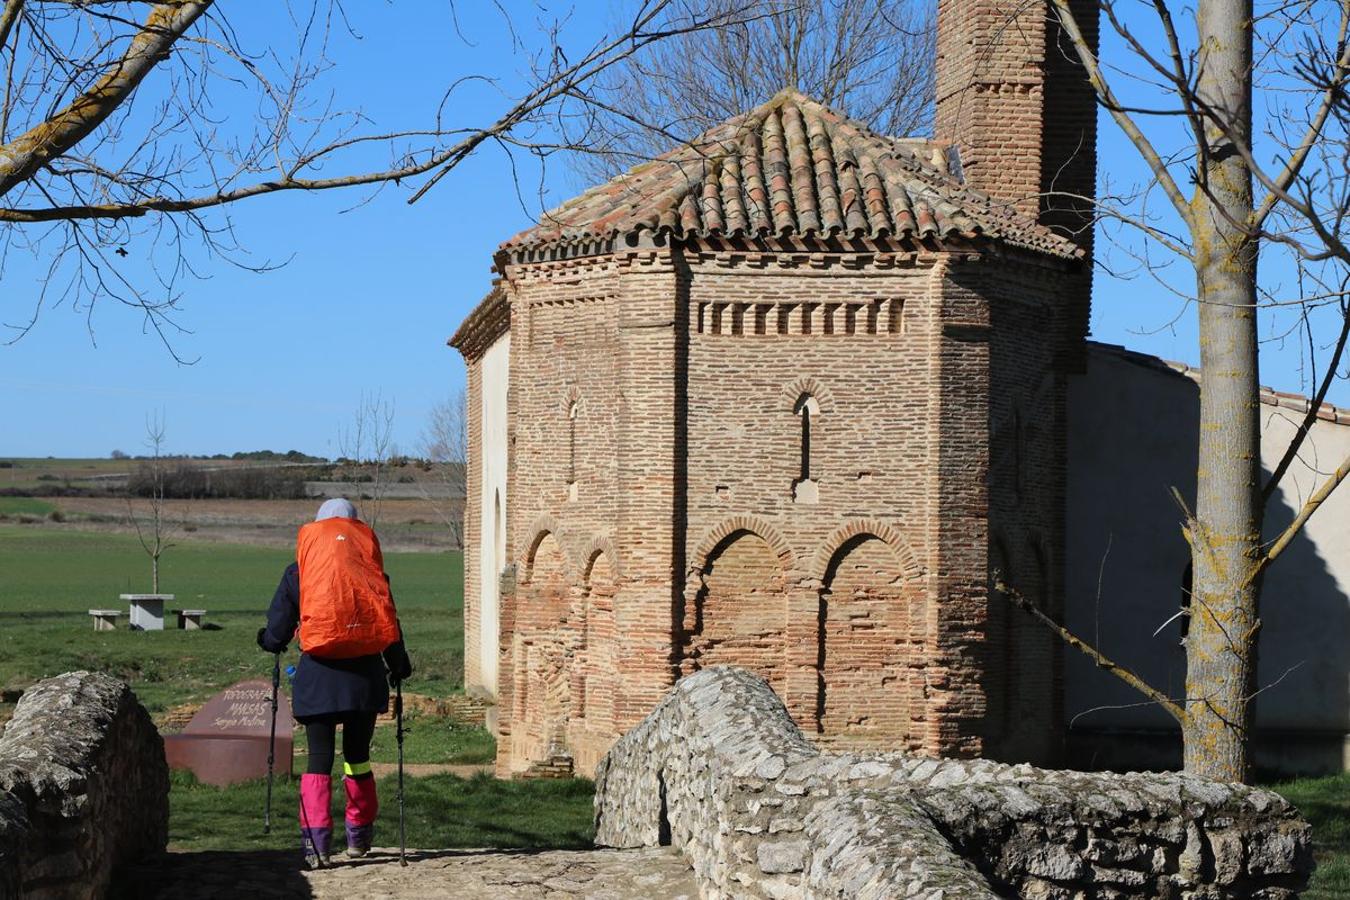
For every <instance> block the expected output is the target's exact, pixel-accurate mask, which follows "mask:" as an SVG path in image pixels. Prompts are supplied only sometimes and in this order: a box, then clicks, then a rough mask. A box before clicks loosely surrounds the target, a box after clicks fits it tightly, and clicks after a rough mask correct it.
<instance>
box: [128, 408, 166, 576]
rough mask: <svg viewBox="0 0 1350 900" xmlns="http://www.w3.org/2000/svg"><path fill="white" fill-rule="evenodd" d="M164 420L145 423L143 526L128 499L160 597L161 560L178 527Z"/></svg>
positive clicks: (156, 417) (158, 417)
mask: <svg viewBox="0 0 1350 900" xmlns="http://www.w3.org/2000/svg"><path fill="white" fill-rule="evenodd" d="M164 436H165V428H164V416H163V414H162V413H155V414H154V415H152V416H150V417H149V418H147V419H146V420H145V446H146V447H147V448H149V450H150V459H149V460H148V461H147V462H146V466H147V468H148V472H147V473H146V474H148V475H149V485H148V487H149V489H150V494H149V497H148V498H147V499H146V506H147V512H146V515H145V516H144V519H145V521H144V522H142V521H141V520H142V516H141V515H140V514H138V512H137V510H136V507H135V506H134V505H133V503H132V500H131V497H130V495H128V497H127V518H128V519H130V520H131V525H132V527H133V528H135V529H136V538H137V539H138V540H139V541H140V542H141V549H142V550H144V551H145V555H146V556H148V557H150V593H152V594H158V593H159V559H160V557H161V556H163V555H164V551H165V550H168V549H169V548H170V547H172V546H173V539H174V537H175V536H176V534H177V526H176V524H175V523H173V522H171V521H170V520H169V517H168V516H167V514H166V513H167V508H166V506H165V502H164V500H165V497H164V479H165V475H166V474H167V469H166V467H165V464H164Z"/></svg>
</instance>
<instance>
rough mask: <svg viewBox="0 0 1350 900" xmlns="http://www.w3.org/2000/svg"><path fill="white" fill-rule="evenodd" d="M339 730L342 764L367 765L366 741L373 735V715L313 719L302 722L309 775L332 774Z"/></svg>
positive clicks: (344, 714)
mask: <svg viewBox="0 0 1350 900" xmlns="http://www.w3.org/2000/svg"><path fill="white" fill-rule="evenodd" d="M338 725H341V726H342V760H343V762H345V763H346V764H347V765H349V766H354V765H357V764H358V763H365V762H370V739H371V738H372V737H374V735H375V713H373V712H349V713H335V714H333V715H329V716H317V717H315V718H313V719H307V720H306V721H305V740H306V741H307V742H308V743H309V765H308V766H307V767H306V768H305V771H306V772H308V773H309V774H310V775H331V774H333V755H334V754H333V751H334V744H335V743H336V741H337V727H338Z"/></svg>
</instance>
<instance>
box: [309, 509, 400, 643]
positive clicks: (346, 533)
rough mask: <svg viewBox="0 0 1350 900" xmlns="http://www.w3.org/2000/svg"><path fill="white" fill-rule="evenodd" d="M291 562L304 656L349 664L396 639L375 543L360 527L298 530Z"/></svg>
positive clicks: (331, 524) (339, 524)
mask: <svg viewBox="0 0 1350 900" xmlns="http://www.w3.org/2000/svg"><path fill="white" fill-rule="evenodd" d="M295 559H296V562H297V563H299V566H300V648H301V649H302V650H304V652H306V653H309V654H311V655H313V656H320V657H326V658H328V659H350V658H352V657H354V656H367V655H369V654H371V653H382V652H383V651H384V650H385V648H386V647H388V646H389V645H390V644H392V643H394V642H395V641H397V640H398V638H399V630H398V618H397V613H396V612H395V610H394V598H393V596H392V595H391V594H390V592H389V582H388V581H386V580H385V577H384V557H383V556H382V555H381V554H380V542H379V540H378V539H377V538H376V537H375V532H373V531H371V530H370V527H369V526H368V525H366V523H364V522H361V521H359V520H357V519H323V520H322V521H319V522H310V523H308V524H306V525H303V526H301V528H300V536H299V538H298V539H297V540H296V545H295Z"/></svg>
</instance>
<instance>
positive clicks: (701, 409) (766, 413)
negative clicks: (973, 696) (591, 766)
mask: <svg viewBox="0 0 1350 900" xmlns="http://www.w3.org/2000/svg"><path fill="white" fill-rule="evenodd" d="M690 269H691V288H690V303H689V328H690V342H689V357H688V359H689V362H688V453H687V462H686V467H685V475H686V478H687V499H686V503H687V536H686V543H685V546H686V559H687V566H688V572H689V578H688V584H687V585H686V588H685V592H684V597H683V601H684V606H683V609H682V610H681V611H680V612H681V613H682V615H681V616H680V620H681V621H680V629H679V637H678V644H679V646H677V648H676V649H677V659H676V664H677V666H678V667H679V671H680V672H681V673H682V674H689V673H691V672H693V671H697V670H698V669H700V668H702V667H705V666H707V665H713V664H718V663H734V664H737V665H743V666H746V667H748V668H751V669H752V670H754V671H756V672H758V673H760V674H761V675H763V676H764V677H766V678H768V680H769V681H770V683H771V684H773V685H774V688H775V690H777V691H778V692H779V693H780V695H781V696H783V697H784V699H785V701H786V702H787V705H788V708H789V709H790V710H791V712H792V714H793V717H794V719H795V720H796V721H797V722H798V724H799V725H800V726H801V727H802V728H803V729H804V730H806V731H807V733H809V734H811V735H812V736H814V737H815V738H817V739H819V740H823V741H825V742H827V743H834V744H846V745H857V746H865V745H873V744H879V743H880V744H885V745H888V746H896V745H899V746H905V747H908V748H910V749H915V750H927V751H929V752H939V751H940V750H941V749H943V748H941V747H940V746H939V745H938V744H937V743H936V741H935V737H936V733H935V731H934V730H933V729H931V728H929V727H928V725H927V724H926V714H925V710H926V702H925V692H926V690H927V685H926V681H925V671H926V668H927V666H928V665H929V664H930V662H931V660H930V655H931V645H932V641H933V638H934V634H933V626H934V623H935V617H934V616H933V615H932V610H931V606H932V604H931V603H930V602H929V598H930V593H929V584H928V582H927V580H926V576H925V574H924V573H925V572H927V571H931V570H932V566H931V562H932V560H931V558H930V548H929V546H928V545H927V543H926V540H925V538H926V529H925V527H924V523H925V522H926V520H927V518H928V516H929V509H930V506H931V501H932V498H931V496H930V490H931V486H930V485H929V484H928V482H927V480H926V478H925V472H926V471H928V469H929V468H930V467H931V465H932V464H933V462H934V460H935V458H936V449H937V448H936V447H935V446H934V445H933V444H932V442H931V439H930V438H931V436H930V434H929V433H928V430H927V429H926V428H925V425H924V423H925V422H926V420H927V417H928V415H929V410H930V407H929V397H928V388H927V381H928V358H929V354H930V352H931V347H932V345H933V340H932V332H933V327H934V326H933V312H932V306H931V298H930V295H931V283H932V278H931V271H932V269H931V261H924V262H918V261H916V260H914V259H912V258H911V257H909V256H908V255H905V254H901V255H899V256H896V255H894V254H890V255H882V257H881V258H880V259H878V258H874V257H873V256H865V255H852V254H844V255H833V254H830V255H827V254H817V255H815V256H809V255H807V254H792V253H781V254H773V253H763V254H760V253H749V254H746V253H732V252H716V251H712V250H707V251H705V252H702V253H691V255H690ZM806 398H810V399H812V400H813V401H814V407H815V411H814V412H812V413H811V417H810V418H811V421H810V427H809V454H808V456H809V462H808V464H807V466H806V467H805V468H806V471H803V469H804V467H803V442H804V435H803V422H802V412H801V407H802V405H803V403H804V401H805V399H806ZM804 478H806V479H807V480H809V482H810V485H809V488H808V489H807V490H803V489H802V488H803V485H802V482H803V479H804Z"/></svg>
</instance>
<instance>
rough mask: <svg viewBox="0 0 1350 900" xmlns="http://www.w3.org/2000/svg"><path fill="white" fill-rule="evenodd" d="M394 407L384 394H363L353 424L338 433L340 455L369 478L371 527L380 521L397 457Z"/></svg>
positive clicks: (366, 517) (367, 511)
mask: <svg viewBox="0 0 1350 900" xmlns="http://www.w3.org/2000/svg"><path fill="white" fill-rule="evenodd" d="M393 437H394V404H393V402H392V401H388V400H385V399H384V395H383V394H381V393H380V392H378V391H377V392H375V393H373V394H362V395H361V402H360V403H358V404H357V407H356V412H355V414H353V416H352V421H351V424H349V425H347V426H346V427H344V428H342V429H341V430H340V431H339V433H338V452H339V453H340V454H342V456H344V457H345V458H347V459H349V460H351V461H352V462H354V463H356V470H355V471H356V472H357V473H359V477H361V478H362V479H364V477H365V476H367V475H369V477H370V481H369V482H364V480H363V483H365V484H368V485H369V490H368V491H366V490H365V489H363V491H362V493H363V494H367V493H368V496H369V498H370V502H369V503H367V504H365V510H366V512H365V519H366V522H367V523H369V524H370V527H371V528H375V527H376V526H377V525H378V524H379V521H380V512H381V510H382V508H383V504H384V494H385V489H386V487H388V485H387V479H388V477H389V461H390V458H391V457H392V456H393Z"/></svg>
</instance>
